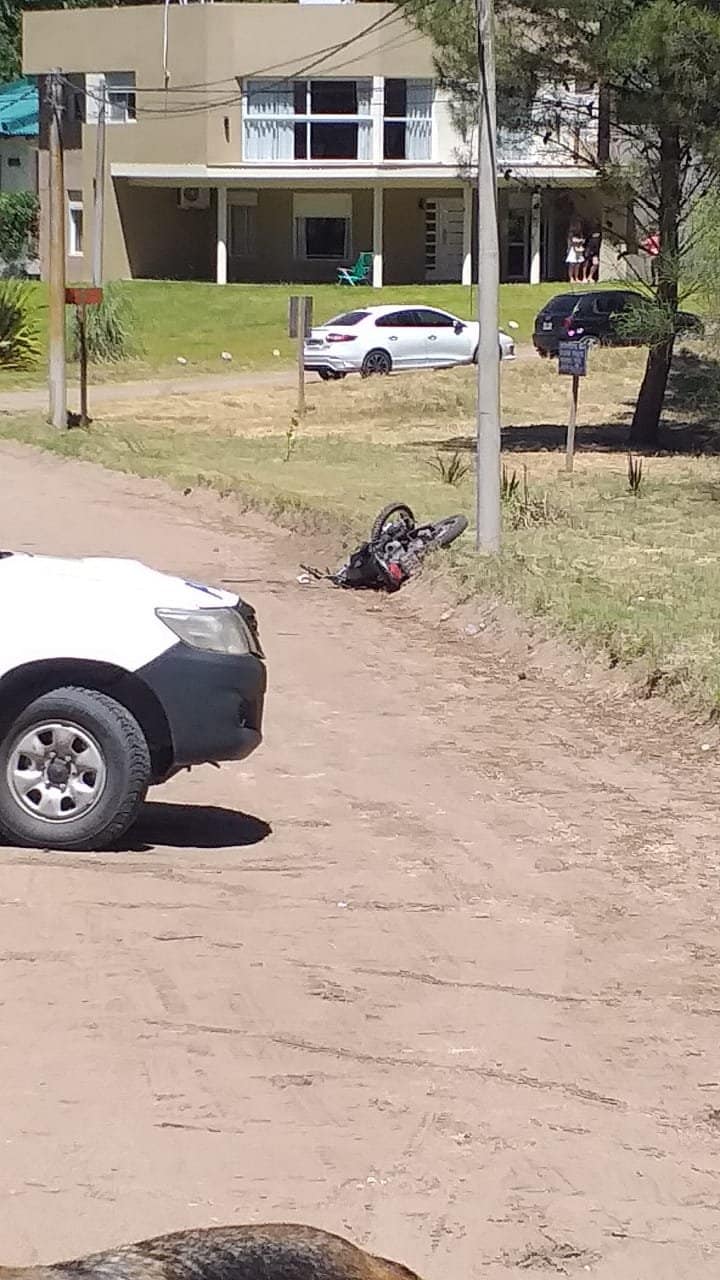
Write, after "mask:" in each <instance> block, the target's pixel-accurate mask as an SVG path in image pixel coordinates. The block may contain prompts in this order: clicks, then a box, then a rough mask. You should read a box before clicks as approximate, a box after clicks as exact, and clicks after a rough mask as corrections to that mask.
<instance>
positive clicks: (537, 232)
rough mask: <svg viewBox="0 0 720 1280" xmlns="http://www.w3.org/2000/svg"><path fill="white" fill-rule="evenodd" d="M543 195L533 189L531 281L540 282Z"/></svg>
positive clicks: (531, 208) (531, 209) (532, 282)
mask: <svg viewBox="0 0 720 1280" xmlns="http://www.w3.org/2000/svg"><path fill="white" fill-rule="evenodd" d="M541 244H542V196H541V194H540V192H539V191H533V194H532V203H531V205H530V283H531V284H539V283H540V280H541V278H542V262H541Z"/></svg>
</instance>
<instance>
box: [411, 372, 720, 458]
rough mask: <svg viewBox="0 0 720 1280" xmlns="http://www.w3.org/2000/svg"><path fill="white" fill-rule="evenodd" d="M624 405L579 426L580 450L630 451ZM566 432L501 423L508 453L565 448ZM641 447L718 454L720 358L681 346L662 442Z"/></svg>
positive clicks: (438, 446)
mask: <svg viewBox="0 0 720 1280" xmlns="http://www.w3.org/2000/svg"><path fill="white" fill-rule="evenodd" d="M590 376H592V375H590ZM596 376H597V377H601V376H602V375H601V374H598V375H596ZM581 394H582V393H581ZM581 405H582V399H581ZM625 408H626V410H627V417H626V419H624V420H622V421H620V422H597V423H590V424H586V425H582V426H579V427H578V428H577V432H576V437H575V447H576V450H578V451H582V452H586V453H593V452H596V453H627V451H628V449H629V447H630V418H631V416H632V411H633V408H634V404H633V402H632V401H628V402H627V403H626V405H625ZM566 434H567V423H566V422H561V423H558V422H539V423H532V424H523V425H521V426H513V425H512V424H511V425H509V426H506V427H504V428H503V432H502V447H503V450H504V452H506V453H534V452H536V451H537V450H544V451H547V452H556V451H562V450H564V449H565V440H566ZM413 444H414V447H421V448H426V449H434V450H438V451H442V452H447V451H458V452H463V451H466V450H467V451H468V452H470V451H474V450H475V437H474V436H473V435H466V436H455V437H454V438H453V439H451V440H448V439H444V440H425V441H423V442H422V443H421V444H420V445H419V446H418V442H417V441H415V442H413ZM638 452H639V453H652V452H656V453H669V454H688V455H690V456H693V457H697V456H700V455H703V454H706V455H713V454H720V360H717V359H715V358H714V357H709V356H707V355H703V356H699V355H697V354H696V353H695V352H691V351H681V352H679V353H678V354H677V355H676V356H675V359H674V361H673V369H672V373H671V375H670V380H669V382H668V388H667V392H666V395H665V409H664V415H663V422H662V425H661V429H660V440H659V444H658V447H657V449H655V450H650V449H638Z"/></svg>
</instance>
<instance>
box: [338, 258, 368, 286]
mask: <svg viewBox="0 0 720 1280" xmlns="http://www.w3.org/2000/svg"><path fill="white" fill-rule="evenodd" d="M372 260H373V256H372V254H371V253H359V254H358V257H357V262H355V264H354V265H353V266H352V267H338V273H337V276H338V284H369V283H370V268H371V267H372Z"/></svg>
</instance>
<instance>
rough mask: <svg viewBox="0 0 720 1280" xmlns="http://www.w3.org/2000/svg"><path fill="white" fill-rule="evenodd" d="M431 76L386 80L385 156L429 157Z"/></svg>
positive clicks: (430, 139) (426, 158)
mask: <svg viewBox="0 0 720 1280" xmlns="http://www.w3.org/2000/svg"><path fill="white" fill-rule="evenodd" d="M432 102H433V83H432V80H392V79H391V80H386V81H385V110H384V129H383V155H384V157H385V159H386V160H415V161H418V160H430V159H431V156H432Z"/></svg>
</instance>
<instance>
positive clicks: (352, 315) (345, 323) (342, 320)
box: [324, 311, 370, 329]
mask: <svg viewBox="0 0 720 1280" xmlns="http://www.w3.org/2000/svg"><path fill="white" fill-rule="evenodd" d="M369 314H370V312H369V311H345V312H343V314H342V315H341V316H334V317H333V319H332V320H326V321H325V325H324V328H325V329H329V327H330V325H332V326H333V328H335V329H349V328H351V327H352V325H354V324H359V323H360V321H361V320H366V319H367V317H368V316H369Z"/></svg>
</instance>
